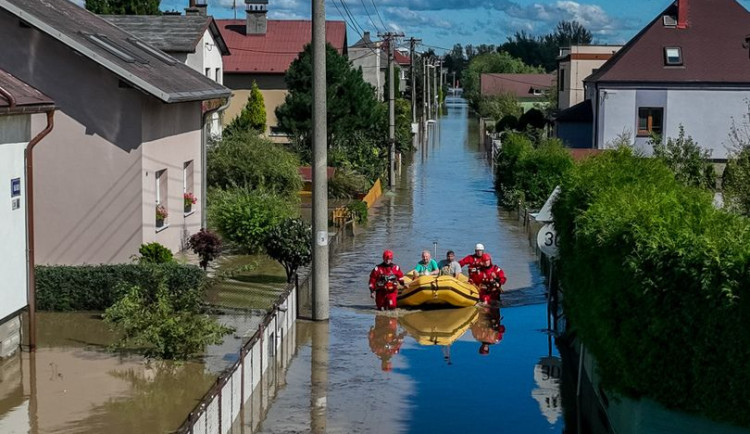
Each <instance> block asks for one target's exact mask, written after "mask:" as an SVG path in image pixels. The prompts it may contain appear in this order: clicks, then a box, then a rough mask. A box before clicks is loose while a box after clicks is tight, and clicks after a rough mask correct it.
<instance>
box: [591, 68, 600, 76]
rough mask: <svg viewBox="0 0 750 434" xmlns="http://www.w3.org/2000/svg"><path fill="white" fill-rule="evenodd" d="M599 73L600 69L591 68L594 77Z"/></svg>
mask: <svg viewBox="0 0 750 434" xmlns="http://www.w3.org/2000/svg"><path fill="white" fill-rule="evenodd" d="M597 72H599V68H591V74H592V75H593V74H596V73H597Z"/></svg>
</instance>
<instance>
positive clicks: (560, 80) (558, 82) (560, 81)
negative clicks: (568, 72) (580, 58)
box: [557, 69, 565, 92]
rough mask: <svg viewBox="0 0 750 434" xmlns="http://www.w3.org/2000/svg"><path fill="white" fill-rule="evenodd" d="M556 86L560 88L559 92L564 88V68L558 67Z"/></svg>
mask: <svg viewBox="0 0 750 434" xmlns="http://www.w3.org/2000/svg"><path fill="white" fill-rule="evenodd" d="M557 88H558V89H559V90H560V92H563V91H564V90H565V70H564V69H560V78H558V81H557Z"/></svg>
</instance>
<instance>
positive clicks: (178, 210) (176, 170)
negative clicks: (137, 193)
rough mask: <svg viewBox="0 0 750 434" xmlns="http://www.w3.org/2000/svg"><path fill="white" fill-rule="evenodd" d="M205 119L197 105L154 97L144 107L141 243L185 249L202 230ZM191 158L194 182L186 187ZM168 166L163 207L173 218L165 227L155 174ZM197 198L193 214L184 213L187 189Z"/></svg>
mask: <svg viewBox="0 0 750 434" xmlns="http://www.w3.org/2000/svg"><path fill="white" fill-rule="evenodd" d="M200 122H201V108H200V104H199V103H184V104H175V105H165V104H162V103H160V102H158V101H153V100H152V101H150V102H149V103H148V104H145V105H144V109H143V145H142V157H143V158H142V160H141V177H140V179H141V182H142V186H143V197H142V206H141V209H142V214H141V218H142V220H143V238H142V242H143V243H150V242H154V241H156V242H158V243H160V244H163V245H164V246H166V247H168V248H169V249H170V250H172V251H178V250H181V249H182V248H184V247H185V246H184V243H185V241H186V239H187V238H188V237H189V236H190V235H191V234H193V233H195V232H198V230H200V224H201V213H202V212H203V210H202V209H200V200H201V198H200V197H199V196H200V192H201V167H200V166H201V131H200V129H196V127H197V126H199V125H200ZM189 161H192V180H193V181H192V183H190V182H188V184H189V185H184V177H183V170H184V168H185V163H186V162H189ZM165 169H166V170H167V182H168V185H167V192H168V196H167V198H166V199H165V198H162V205H165V206H166V207H167V211H168V212H169V216H168V217H167V219H166V222H165V223H166V225H165V226H163V227H161V228H156V218H155V214H156V211H155V205H156V202H155V201H156V179H155V173H156V172H157V171H159V170H165ZM185 191H188V192H191V193H193V194H195V196H196V197H197V199H198V202H197V203H196V204H195V205H193V206H192V208H191V211H190V212H189V213H185V212H184V202H183V196H182V195H183V192H185Z"/></svg>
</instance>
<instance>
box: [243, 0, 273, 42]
mask: <svg viewBox="0 0 750 434" xmlns="http://www.w3.org/2000/svg"><path fill="white" fill-rule="evenodd" d="M245 13H246V14H247V18H246V21H245V35H265V34H266V30H267V28H268V20H267V17H266V13H268V0H245Z"/></svg>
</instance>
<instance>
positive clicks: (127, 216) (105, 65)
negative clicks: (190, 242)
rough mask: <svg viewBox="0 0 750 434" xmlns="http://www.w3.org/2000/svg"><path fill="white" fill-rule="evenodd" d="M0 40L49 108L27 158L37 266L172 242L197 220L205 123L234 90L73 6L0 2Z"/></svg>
mask: <svg viewBox="0 0 750 434" xmlns="http://www.w3.org/2000/svg"><path fill="white" fill-rule="evenodd" d="M0 39H1V40H2V41H3V44H0V59H2V61H0V65H1V66H2V68H3V69H5V70H6V71H8V72H9V73H10V74H12V75H14V76H15V77H18V78H19V79H20V80H23V81H24V82H26V83H28V84H29V85H31V86H33V87H35V88H36V89H39V90H40V91H41V92H43V93H44V94H46V95H49V97H50V98H52V99H53V100H54V101H55V105H56V107H57V112H56V116H55V128H54V130H53V131H52V132H51V133H50V134H49V135H48V136H47V138H46V139H45V146H43V147H40V148H39V149H38V151H37V153H36V154H35V172H34V173H35V186H36V188H35V197H34V207H35V219H36V243H35V245H34V248H35V251H36V258H37V263H39V264H85V263H88V264H97V263H118V262H127V261H129V260H130V257H131V256H132V255H134V254H136V253H137V252H138V248H139V246H140V245H141V244H142V243H148V242H154V241H155V242H159V243H161V244H163V245H165V246H167V247H168V248H170V249H171V250H178V249H180V247H181V246H182V242H183V240H184V239H185V237H186V236H188V235H189V234H191V233H193V232H196V231H198V230H199V229H200V227H201V223H202V215H203V210H204V207H203V206H202V205H203V204H204V203H205V201H204V199H205V193H204V183H203V182H202V180H203V173H204V172H203V170H202V167H204V165H203V161H204V155H205V153H204V149H205V136H206V134H205V133H204V130H205V129H204V125H205V121H206V119H207V118H208V117H209V116H210V115H211V114H212V112H213V111H214V110H216V109H218V108H219V107H221V106H222V105H223V104H225V103H226V101H227V99H228V98H229V96H230V91H229V90H228V89H227V88H225V87H224V86H222V85H221V84H219V83H216V82H215V81H214V80H212V79H209V78H207V77H206V76H205V75H203V74H200V73H197V72H195V71H194V70H192V69H191V68H190V67H188V66H187V65H185V64H183V63H182V62H180V61H177V60H176V59H175V58H174V57H172V56H170V55H168V54H166V53H164V52H163V51H161V50H159V49H157V48H155V47H154V46H152V45H151V44H149V43H147V42H146V41H144V40H142V39H140V38H137V37H135V36H133V35H132V34H130V33H128V32H126V31H124V30H122V29H121V28H120V27H117V26H115V25H114V24H112V23H110V22H108V21H107V20H105V19H103V18H101V17H99V16H96V15H94V14H92V13H90V12H88V11H87V10H85V9H83V8H81V7H79V6H77V5H76V4H74V3H72V2H69V1H58V0H0ZM43 127H44V125H42V124H41V123H40V122H38V121H34V120H33V119H32V122H31V126H30V128H31V131H32V134H34V133H35V132H38V131H40V130H41V129H42V128H43ZM186 193H192V194H194V195H195V196H197V197H198V203H196V204H194V205H193V204H190V206H185V201H184V198H183V195H184V194H186Z"/></svg>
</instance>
